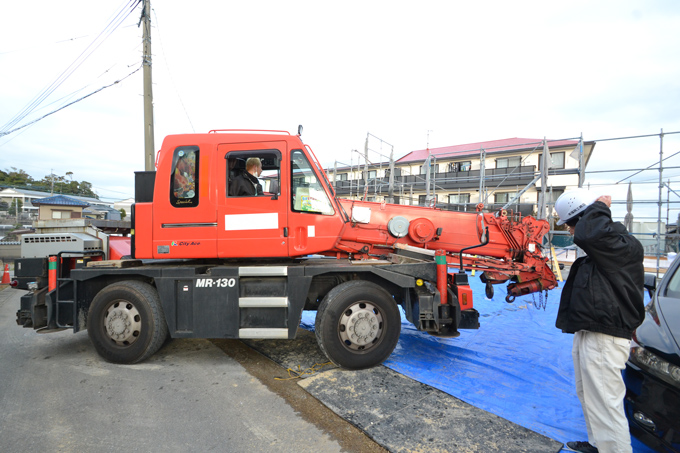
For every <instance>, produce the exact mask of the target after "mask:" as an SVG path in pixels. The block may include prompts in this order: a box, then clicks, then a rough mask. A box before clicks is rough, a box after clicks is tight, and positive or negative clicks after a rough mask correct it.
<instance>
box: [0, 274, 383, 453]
mask: <svg viewBox="0 0 680 453" xmlns="http://www.w3.org/2000/svg"><path fill="white" fill-rule="evenodd" d="M21 294H23V291H17V290H13V289H10V288H3V287H0V451H2V452H35V451H52V452H78V453H81V452H109V451H111V452H113V451H129V452H156V451H158V452H160V451H162V452H209V451H220V452H246V451H247V452H339V451H362V452H372V451H376V452H377V451H384V450H382V449H381V448H380V447H379V446H378V445H377V444H375V443H374V442H372V441H371V440H370V439H368V437H366V436H365V435H364V434H363V433H362V432H361V431H359V430H357V429H356V428H354V427H353V426H351V425H349V424H348V423H346V422H345V421H344V420H342V419H341V418H339V417H337V416H336V415H335V414H333V413H332V412H331V411H330V410H328V409H326V408H325V406H323V405H321V404H320V403H319V402H318V401H316V400H315V399H314V398H312V397H310V396H309V395H308V394H307V393H306V392H305V391H304V390H302V389H300V388H299V386H297V384H296V383H295V382H294V381H282V380H276V379H275V378H276V377H287V374H286V372H285V370H283V368H281V367H280V366H278V365H276V364H274V363H273V362H271V361H269V360H268V359H266V358H264V357H263V356H261V355H259V354H258V353H256V352H254V351H253V350H251V349H250V348H248V347H246V346H245V345H243V343H241V342H239V341H233V340H222V341H219V342H218V341H216V342H211V341H208V340H172V341H170V342H169V343H167V344H166V345H165V346H164V347H163V348H162V349H161V350H160V351H159V352H158V353H156V354H155V355H154V356H153V357H151V358H150V359H149V360H147V361H146V362H144V363H141V364H137V365H115V364H111V363H108V362H105V361H104V360H103V359H101V358H100V357H99V356H98V355H97V354H96V352H95V351H94V348H93V347H92V345H91V344H90V341H89V337H88V336H87V332H80V333H77V334H73V333H72V331H70V330H67V331H63V332H59V333H51V334H44V335H41V334H37V333H36V332H35V331H33V330H32V329H23V328H21V327H19V326H17V325H16V322H15V319H16V316H15V313H16V310H17V309H18V307H19V297H20V295H21Z"/></svg>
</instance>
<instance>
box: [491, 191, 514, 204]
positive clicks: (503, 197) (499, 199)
mask: <svg viewBox="0 0 680 453" xmlns="http://www.w3.org/2000/svg"><path fill="white" fill-rule="evenodd" d="M515 195H517V192H500V193H498V192H496V193H495V194H494V195H493V197H494V203H507V202H509V201H510V200H512V199H513V198H515ZM516 202H517V203H519V200H516Z"/></svg>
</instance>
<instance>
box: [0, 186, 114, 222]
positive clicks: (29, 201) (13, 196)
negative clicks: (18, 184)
mask: <svg viewBox="0 0 680 453" xmlns="http://www.w3.org/2000/svg"><path fill="white" fill-rule="evenodd" d="M52 196H53V195H52V194H50V193H48V192H39V191H37V190H27V189H14V188H7V189H2V190H0V201H4V202H6V203H7V205H8V206H9V205H11V204H12V201H13V200H20V201H21V205H22V207H21V212H22V213H23V214H27V215H29V216H30V218H31V219H35V218H36V217H37V215H38V206H35V205H34V204H33V201H34V200H39V199H44V198H50V197H52ZM68 197H69V198H72V199H74V200H78V201H82V202H84V203H87V204H88V205H89V206H91V207H93V208H95V209H96V208H99V207H105V206H106V207H111V205H112V204H113V203H108V202H105V201H102V200H98V199H96V198H91V197H79V196H76V195H68Z"/></svg>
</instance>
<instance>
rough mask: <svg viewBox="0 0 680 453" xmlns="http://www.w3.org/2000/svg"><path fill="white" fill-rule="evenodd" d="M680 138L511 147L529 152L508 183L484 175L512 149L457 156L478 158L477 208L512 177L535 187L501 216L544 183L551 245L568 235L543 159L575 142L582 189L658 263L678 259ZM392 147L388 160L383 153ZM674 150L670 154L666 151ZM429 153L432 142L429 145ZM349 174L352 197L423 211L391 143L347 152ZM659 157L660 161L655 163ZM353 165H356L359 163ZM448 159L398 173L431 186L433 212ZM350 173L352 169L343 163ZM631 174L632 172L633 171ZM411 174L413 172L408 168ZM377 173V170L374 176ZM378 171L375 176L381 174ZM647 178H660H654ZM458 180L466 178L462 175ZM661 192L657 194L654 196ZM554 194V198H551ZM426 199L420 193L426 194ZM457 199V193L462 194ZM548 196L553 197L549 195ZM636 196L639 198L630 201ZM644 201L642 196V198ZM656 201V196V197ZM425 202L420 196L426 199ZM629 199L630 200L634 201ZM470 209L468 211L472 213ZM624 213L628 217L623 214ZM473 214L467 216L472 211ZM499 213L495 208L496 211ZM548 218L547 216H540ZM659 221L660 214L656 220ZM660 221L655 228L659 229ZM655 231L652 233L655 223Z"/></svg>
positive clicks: (369, 143)
mask: <svg viewBox="0 0 680 453" xmlns="http://www.w3.org/2000/svg"><path fill="white" fill-rule="evenodd" d="M678 134H680V131H673V132H664V131H663V129H661V130H660V132H658V133H653V134H645V135H633V136H621V137H613V138H601V139H595V140H588V139H586V138H584V137H583V134H580V135H579V136H576V137H570V138H562V139H554V140H548V139H545V138H544V139H543V140H537V141H530V142H527V143H522V144H520V145H517V144H515V145H514V146H513V148H515V149H518V148H517V147H518V146H523V147H524V148H523V152H526V150H529V153H528V154H527V155H526V156H524V157H523V159H522V160H521V161H520V163H519V164H518V165H516V166H515V167H514V168H512V169H508V172H507V174H506V176H505V177H504V178H499V177H495V178H493V177H490V176H489V174H488V173H485V172H488V170H485V167H486V165H485V159H486V155H487V153H489V152H490V151H495V150H502V149H504V148H506V149H507V148H508V147H507V146H498V147H484V148H481V147H479V148H473V149H469V150H460V149H457V150H456V152H455V154H456V155H465V154H469V155H474V154H477V155H478V156H479V159H480V173H479V176H475V177H470V178H469V181H467V182H468V183H471V184H472V183H476V182H479V195H480V201H481V202H483V203H484V204H485V205H488V203H487V202H488V200H489V198H490V197H491V196H492V195H493V194H494V193H495V192H496V191H497V190H498V189H499V188H501V187H502V188H503V190H507V189H508V187H509V186H508V185H507V184H506V185H505V186H503V183H505V182H506V180H507V178H509V177H511V176H514V177H517V176H521V177H527V178H529V180H531V182H530V183H529V184H527V185H522V186H517V188H516V196H515V197H514V199H512V200H508V201H507V202H506V203H505V204H504V205H503V206H502V209H503V208H504V209H508V208H512V207H516V208H517V209H519V204H520V203H519V201H518V200H519V199H520V196H521V194H522V193H523V192H525V191H526V190H527V189H529V188H530V187H532V186H535V185H536V183H537V182H538V181H539V180H542V181H543V184H542V185H541V193H540V195H539V196H541V197H542V200H541V199H539V203H537V204H538V205H539V206H545V208H544V209H540V208H539V209H538V210H537V212H538V216H539V217H541V216H542V217H543V218H546V219H547V220H548V221H549V222H550V224H551V232H550V235H549V238H550V239H551V240H552V238H553V235H555V236H560V235H564V234H565V233H563V232H562V231H561V230H557V231H556V230H555V228H554V220H555V218H554V210H553V205H554V203H553V201H554V200H553V199H552V194H551V192H552V187H551V186H549V185H547V184H549V179H546V176H547V175H548V174H551V175H552V173H551V170H550V169H549V168H548V165H547V164H544V162H543V161H545V156H548V155H549V152H550V151H549V150H550V148H551V147H552V146H555V145H556V144H559V143H565V142H576V143H578V145H577V148H576V149H575V151H579V154H578V159H579V171H578V186H579V187H586V188H589V189H591V190H594V191H596V192H598V193H601V194H603V195H611V196H612V217H613V218H614V220H617V221H624V220H625V217H629V218H631V219H635V221H636V222H633V223H632V226H633V227H632V228H631V230H632V231H631V233H632V234H634V235H635V236H636V237H638V238H639V239H640V240H641V242H643V244H644V245H645V252H646V254H647V255H653V256H656V258H657V267H658V261H659V259H660V257H661V256H662V255H665V254H667V253H669V252H676V253H677V252H678V251H679V250H678V242H679V240H680V235H679V234H678V231H679V230H680V226H679V225H680V221H677V217H678V213H680V171H678V170H680V158H678V159H677V160H676V163H677V164H678V165H674V164H673V161H671V159H673V158H674V157H676V156H677V155H678V154H680V135H678ZM584 143H595V144H597V148H598V149H597V153H595V152H594V151H593V153H592V155H591V158H590V160H589V162H588V165H589V166H590V167H597V168H596V169H593V170H586V169H585V165H586V163H585V162H584V154H583V144H584ZM386 147H389V148H388V149H389V155H388V154H387V151H385V149H384V148H386ZM668 149H670V150H671V151H670V153H669V152H668ZM428 151H429V143H428ZM535 153H542V155H543V156H544V157H543V158H542V160H541V161H540V165H539V168H538V169H537V170H534V171H530V169H532V167H529V166H525V165H523V164H524V163H525V162H526V160H527V159H528V158H529V157H530V156H532V155H534V154H535ZM350 155H351V157H350V164H349V169H350V173H351V174H354V175H355V176H359V178H357V179H355V180H353V181H350V187H351V189H350V198H351V197H358V198H363V199H366V198H369V199H375V200H377V199H378V197H380V196H384V195H385V194H387V195H388V197H385V201H387V199H388V198H389V199H393V197H394V194H399V195H398V196H399V198H400V202H402V203H404V204H411V205H414V204H421V203H419V200H418V198H417V197H418V195H416V196H415V197H414V189H413V185H414V183H413V182H411V183H395V182H394V179H393V177H394V175H395V167H394V163H395V161H394V146H392V145H391V144H389V143H387V142H386V141H384V140H382V139H380V138H379V137H376V136H375V135H372V134H371V133H368V134H367V135H366V141H365V145H364V150H363V153H362V152H359V151H357V150H352V152H351V153H350ZM657 155H658V159H655V158H653V157H652V156H654V157H656V156H657ZM355 157H356V158H357V159H356V164H355V163H354V158H355ZM451 157H452V156H451V155H447V154H431V153H429V152H428V157H427V160H426V161H425V162H424V163H423V167H424V168H425V170H424V171H425V173H424V174H423V173H422V171H421V172H420V173H418V174H408V173H404V172H405V169H404V168H401V169H400V170H397V171H400V172H401V176H413V177H414V178H413V179H414V181H416V182H417V183H418V184H421V185H422V184H423V183H424V184H426V186H427V187H426V191H425V194H426V197H427V195H428V194H429V195H430V199H426V204H428V205H431V204H432V201H433V200H436V194H437V192H438V191H446V192H451V190H447V189H444V188H443V187H442V185H443V184H444V183H446V182H447V180H446V178H441V174H440V173H437V172H432V171H431V169H432V168H436V165H437V160H440V161H441V160H442V159H447V158H448V159H451ZM338 163H339V162H336V164H335V168H334V169H333V182H334V183H335V177H336V175H337V165H338ZM341 165H344V166H345V167H347V164H341ZM387 166H389V169H390V171H389V172H388V174H389V181H386V179H387V178H381V177H379V176H378V175H380V174H382V173H383V168H384V167H387ZM629 167H632V168H629ZM407 168H410V166H409V167H407ZM371 169H372V170H371ZM376 170H377V171H376ZM649 172H655V173H658V174H657V175H655V176H654V177H652V178H650V177H649V176H648V175H649ZM458 178H459V179H458V180H459V181H461V180H462V179H461V178H460V176H458ZM362 186H363V188H364V190H363V192H362V193H359V189H360V187H362ZM653 186H656V189H658V190H653V192H652V190H651V189H654V187H653ZM549 191H550V192H549ZM421 192H422V190H421ZM459 192H460V189H459ZM548 194H550V196H547V195H548ZM632 194H634V196H632ZM640 194H643V197H642V198H640V199H638V197H639V196H640ZM652 194H653V195H652ZM421 196H422V195H421ZM631 198H632V200H631ZM459 204H460V205H464V207H463V209H464V210H474V205H476V203H459ZM468 205H470V206H468ZM653 205H656V212H652V211H651V209H652V208H653ZM623 206H626V210H625V211H624V210H622V209H621V208H622V207H623ZM468 208H469V209H468ZM494 208H496V209H497V208H498V206H494ZM541 213H543V214H541ZM653 214H655V215H653ZM654 221H655V222H654ZM654 223H655V224H656V225H655V227H654V226H653V224H654Z"/></svg>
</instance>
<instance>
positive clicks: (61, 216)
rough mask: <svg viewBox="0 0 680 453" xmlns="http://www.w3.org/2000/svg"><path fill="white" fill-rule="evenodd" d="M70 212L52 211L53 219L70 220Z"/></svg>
mask: <svg viewBox="0 0 680 453" xmlns="http://www.w3.org/2000/svg"><path fill="white" fill-rule="evenodd" d="M71 212H72V211H52V218H53V219H70V218H71Z"/></svg>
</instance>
